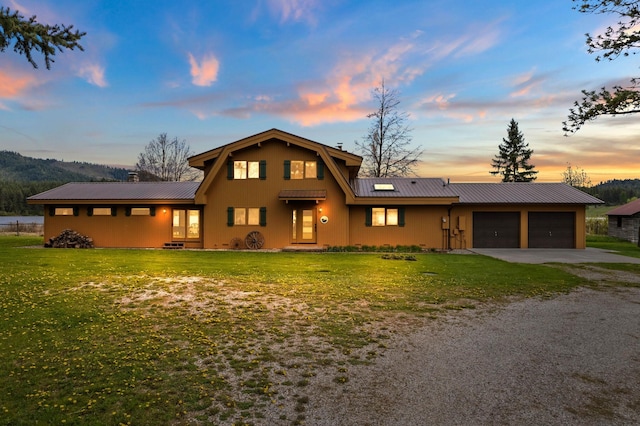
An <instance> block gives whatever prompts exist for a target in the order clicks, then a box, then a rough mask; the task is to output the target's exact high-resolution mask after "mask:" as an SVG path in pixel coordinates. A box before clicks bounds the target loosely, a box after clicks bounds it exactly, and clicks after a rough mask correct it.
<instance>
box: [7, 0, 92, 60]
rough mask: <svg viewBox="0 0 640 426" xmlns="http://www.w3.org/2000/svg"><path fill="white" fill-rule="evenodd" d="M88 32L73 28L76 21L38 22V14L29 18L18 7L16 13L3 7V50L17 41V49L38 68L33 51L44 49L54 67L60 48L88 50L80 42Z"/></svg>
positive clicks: (42, 50)
mask: <svg viewBox="0 0 640 426" xmlns="http://www.w3.org/2000/svg"><path fill="white" fill-rule="evenodd" d="M84 35H86V33H84V32H80V31H77V30H76V31H73V25H69V26H66V25H62V26H60V25H44V24H41V23H39V22H37V21H36V17H35V16H32V17H31V18H29V19H25V17H24V16H22V15H20V14H19V13H18V12H17V11H16V12H13V13H12V12H11V10H10V9H9V8H8V7H0V52H4V51H5V49H6V48H7V47H9V45H10V44H11V42H12V41H13V43H14V44H13V50H14V51H15V52H16V53H18V54H21V55H24V56H26V57H27V61H29V63H30V64H31V65H33V67H34V68H38V64H37V63H36V61H35V60H34V59H33V56H32V51H36V52H38V51H39V52H41V53H42V54H43V55H44V63H45V65H46V67H47V69H51V63H52V62H54V60H53V58H52V57H53V56H54V55H55V54H56V49H57V50H59V51H60V52H62V49H63V48H64V49H70V50H73V49H74V48H76V47H77V48H78V49H80V50H84V49H83V48H82V46H81V45H80V43H79V40H80V39H81V38H82V37H83V36H84Z"/></svg>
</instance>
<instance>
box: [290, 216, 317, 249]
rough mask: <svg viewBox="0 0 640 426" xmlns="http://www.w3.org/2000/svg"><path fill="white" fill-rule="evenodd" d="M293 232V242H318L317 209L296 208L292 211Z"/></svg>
mask: <svg viewBox="0 0 640 426" xmlns="http://www.w3.org/2000/svg"><path fill="white" fill-rule="evenodd" d="M291 232H292V238H291V241H292V242H293V243H312V244H315V242H316V210H315V209H294V210H293V213H292V221H291Z"/></svg>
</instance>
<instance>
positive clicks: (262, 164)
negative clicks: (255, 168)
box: [260, 160, 267, 180]
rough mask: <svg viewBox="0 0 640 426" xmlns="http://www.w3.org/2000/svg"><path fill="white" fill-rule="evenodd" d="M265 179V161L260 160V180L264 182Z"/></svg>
mask: <svg viewBox="0 0 640 426" xmlns="http://www.w3.org/2000/svg"><path fill="white" fill-rule="evenodd" d="M266 178H267V160H260V179H261V180H265V179H266Z"/></svg>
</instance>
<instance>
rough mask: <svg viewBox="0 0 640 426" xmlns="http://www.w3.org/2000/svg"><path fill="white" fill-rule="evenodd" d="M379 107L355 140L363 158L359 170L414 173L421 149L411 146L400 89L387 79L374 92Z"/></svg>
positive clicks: (375, 174)
mask: <svg viewBox="0 0 640 426" xmlns="http://www.w3.org/2000/svg"><path fill="white" fill-rule="evenodd" d="M372 93H373V97H374V98H375V100H376V103H377V105H378V109H377V110H376V111H375V112H372V113H371V114H368V115H367V117H368V118H371V119H373V120H372V123H371V127H370V128H369V132H368V133H367V135H366V136H364V137H363V138H362V141H361V142H358V141H356V147H357V148H358V150H359V152H360V155H362V157H363V159H364V161H363V164H362V168H361V169H360V172H361V173H362V174H363V175H365V176H369V177H392V176H407V175H409V174H412V173H414V170H413V169H414V167H415V166H416V165H417V164H418V163H419V162H420V155H421V154H422V150H421V149H420V147H419V146H418V147H412V146H411V128H409V126H408V125H407V124H406V123H405V122H406V120H407V118H408V115H407V113H406V112H403V111H399V110H398V105H399V104H400V100H399V99H398V92H397V91H396V90H391V89H388V88H387V87H385V85H384V81H382V82H381V83H380V86H379V87H376V88H375V89H374V90H373V91H372Z"/></svg>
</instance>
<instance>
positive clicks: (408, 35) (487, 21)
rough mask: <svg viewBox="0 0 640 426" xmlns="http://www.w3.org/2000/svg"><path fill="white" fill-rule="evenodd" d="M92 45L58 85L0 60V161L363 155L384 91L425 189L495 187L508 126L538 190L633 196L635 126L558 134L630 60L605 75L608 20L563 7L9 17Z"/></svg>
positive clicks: (103, 5)
mask: <svg viewBox="0 0 640 426" xmlns="http://www.w3.org/2000/svg"><path fill="white" fill-rule="evenodd" d="M0 3H1V4H2V5H4V6H8V7H10V8H11V9H12V10H19V11H20V12H21V13H22V14H23V15H25V16H32V15H36V16H37V19H38V21H40V22H43V23H51V24H53V23H64V24H73V25H74V27H75V28H77V29H80V30H81V31H86V32H87V35H86V36H85V37H84V38H83V40H82V45H83V46H84V48H85V51H84V52H80V51H73V52H70V51H65V52H62V53H57V54H56V56H55V60H56V62H55V63H54V64H53V66H52V69H51V70H49V71H48V70H46V68H45V66H44V63H43V61H40V58H39V57H38V58H37V60H39V63H40V64H41V65H40V67H39V68H38V69H33V68H32V67H31V65H30V64H29V63H28V62H27V61H26V60H25V59H24V57H22V56H19V55H17V54H15V53H14V52H13V51H12V50H10V49H9V50H7V51H5V52H4V53H1V54H0V58H1V60H0V149H6V150H11V151H17V152H19V153H21V154H23V155H27V156H32V157H37V158H55V159H59V160H65V161H74V160H75V161H87V162H94V163H100V164H113V165H125V166H132V165H133V164H135V162H136V160H137V156H138V154H139V153H140V152H142V151H143V149H144V146H145V145H146V144H147V143H148V142H149V141H151V140H152V139H154V138H156V137H157V136H158V135H159V134H160V133H167V134H168V136H169V137H171V138H173V137H177V138H179V139H181V140H182V139H184V140H186V141H187V143H188V144H189V145H190V147H191V149H192V151H193V152H194V153H196V154H197V153H200V152H203V151H207V150H209V149H212V148H215V147H217V146H220V145H222V144H226V143H229V142H232V141H235V140H238V139H241V138H243V137H246V136H250V135H253V134H255V133H258V132H262V131H264V130H268V129H271V128H278V129H281V130H284V131H287V132H290V133H294V134H297V135H300V136H303V137H306V138H308V139H311V140H315V141H317V142H321V143H325V144H327V145H337V144H338V143H342V144H343V145H344V148H345V149H347V150H349V151H352V152H354V151H355V150H356V148H355V141H356V140H359V139H361V138H362V137H363V136H364V135H365V134H366V132H367V129H368V127H369V124H370V121H369V119H368V118H367V117H366V115H367V113H369V112H371V111H373V110H375V103H374V102H373V100H372V96H371V90H372V89H373V88H374V87H376V86H377V85H378V84H379V83H380V81H381V80H382V79H383V78H384V80H385V84H386V85H387V87H391V88H395V89H397V90H398V91H399V93H400V100H401V103H400V108H401V109H402V110H403V111H406V112H407V113H408V114H409V115H410V121H409V124H410V126H411V127H412V129H413V131H412V137H413V143H414V144H415V145H420V146H421V147H422V149H423V151H424V152H423V155H422V162H421V164H420V166H419V168H418V174H419V175H420V176H423V177H443V178H445V179H446V178H450V179H451V180H452V181H455V182H473V181H497V180H499V179H497V178H496V177H494V176H491V175H489V171H490V170H491V166H490V164H491V159H492V158H493V156H494V155H495V154H496V153H497V152H498V145H499V144H500V143H501V142H502V138H504V137H506V135H507V126H508V124H509V121H510V120H511V118H514V119H515V120H516V121H517V122H518V123H519V128H520V130H521V131H522V133H523V134H524V137H525V140H526V141H527V142H528V143H529V146H530V148H532V149H533V150H534V154H533V156H532V163H533V164H535V166H536V168H537V170H539V174H538V181H560V180H561V177H562V176H561V173H562V171H564V170H565V169H566V167H567V163H571V164H572V165H573V166H579V167H581V168H583V169H584V170H585V171H586V172H587V173H588V174H589V176H590V177H591V180H592V181H593V183H598V182H600V181H602V180H606V179H613V178H619V179H624V178H636V177H640V173H637V170H638V167H637V164H638V163H639V162H640V143H639V142H638V133H639V132H638V130H640V125H639V124H638V117H633V116H630V117H606V118H601V119H598V120H596V121H595V122H593V123H589V124H587V125H586V126H585V127H584V128H583V129H582V130H580V131H579V132H578V133H577V134H575V135H573V136H571V137H565V136H564V134H563V132H562V121H563V120H565V119H566V116H567V113H568V109H569V107H570V106H571V105H572V103H573V101H574V100H576V99H579V97H580V90H581V89H598V88H600V87H602V86H603V85H605V84H611V83H623V84H626V83H627V82H628V80H629V79H630V78H632V77H633V76H634V75H637V70H638V69H637V59H636V58H635V57H633V56H632V57H629V58H619V59H617V60H615V61H603V62H599V63H598V62H596V61H595V56H594V55H589V54H588V53H587V50H586V46H585V36H584V34H585V33H587V32H589V33H596V34H597V33H599V32H602V31H603V30H604V29H605V28H606V27H607V26H608V25H611V24H614V23H615V17H613V16H607V15H585V14H580V13H578V12H576V11H574V10H572V5H573V3H572V2H571V1H569V0H537V1H529V2H524V1H522V2H520V1H512V2H505V1H503V0H486V1H482V2H478V1H472V0H442V1H425V0H416V1H414V0H401V1H398V0H396V1H382V0H367V1H346V0H344V1H343V0H251V1H250V0H238V1H214V0H211V1H205V0H200V1H195V0H192V1H189V0H181V1H175V0H174V1H164V0H154V1H143V0H137V1H125V0H112V1H98V0H95V1H93V0H92V1H81V2H80V1H76V0H51V1H50V0H37V1H36V0H17V1H11V0H9V1H7V0H0Z"/></svg>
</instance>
